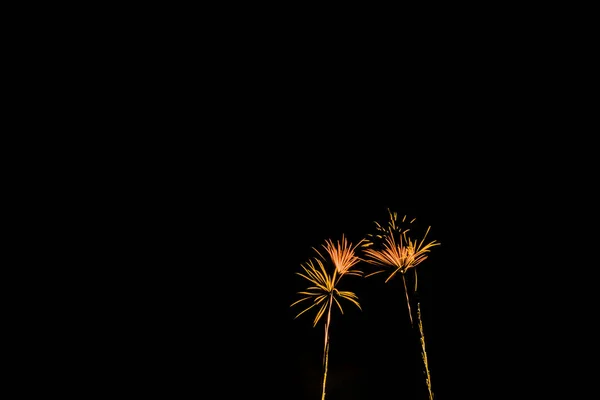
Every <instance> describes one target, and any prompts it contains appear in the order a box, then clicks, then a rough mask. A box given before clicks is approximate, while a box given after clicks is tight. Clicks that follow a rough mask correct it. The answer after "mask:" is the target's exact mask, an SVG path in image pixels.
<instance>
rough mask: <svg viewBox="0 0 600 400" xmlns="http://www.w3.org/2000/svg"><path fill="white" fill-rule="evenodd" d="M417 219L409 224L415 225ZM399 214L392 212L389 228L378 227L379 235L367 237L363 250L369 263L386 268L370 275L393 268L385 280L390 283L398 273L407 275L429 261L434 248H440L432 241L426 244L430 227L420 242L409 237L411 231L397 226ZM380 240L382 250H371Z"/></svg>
mask: <svg viewBox="0 0 600 400" xmlns="http://www.w3.org/2000/svg"><path fill="white" fill-rule="evenodd" d="M405 221H406V216H404V218H403V219H402V222H405ZM414 221H415V219H413V220H411V221H410V222H409V223H413V222H414ZM396 222H397V214H396V213H392V212H390V221H389V223H388V226H387V227H382V226H381V225H380V224H379V223H377V222H376V223H375V224H376V225H377V231H378V233H377V234H375V235H367V239H365V241H364V245H363V247H365V249H364V250H363V252H364V254H365V256H366V260H365V261H367V262H368V263H370V264H373V265H377V266H382V267H385V269H382V270H379V271H376V272H373V273H372V274H369V275H367V276H370V275H374V274H377V273H380V272H384V271H387V268H388V267H392V268H393V271H392V272H391V273H390V275H389V276H388V278H387V279H386V280H385V281H386V282H387V281H389V280H390V279H391V278H392V277H393V276H394V275H396V273H398V272H400V273H401V274H404V273H406V271H408V270H409V269H410V268H414V267H416V266H417V265H419V264H420V263H422V262H423V261H425V259H427V253H429V251H430V250H431V248H432V247H434V246H438V245H439V243H438V242H436V241H435V240H434V241H431V242H429V243H427V244H425V239H426V238H427V234H428V233H429V229H430V227H428V228H427V231H426V232H425V235H424V236H423V238H422V239H421V240H420V241H419V240H413V239H412V238H411V237H409V236H408V232H409V231H410V229H402V228H401V227H399V226H398V225H397V223H396ZM376 239H379V242H381V248H369V247H370V246H373V245H374V243H376V242H377V240H376Z"/></svg>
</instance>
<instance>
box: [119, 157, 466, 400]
mask: <svg viewBox="0 0 600 400" xmlns="http://www.w3.org/2000/svg"><path fill="white" fill-rule="evenodd" d="M293 161H294V162H295V161H300V160H299V159H297V158H294V160H293ZM294 162H291V161H289V160H288V161H287V162H285V164H279V165H280V166H281V165H285V167H286V168H290V167H291V166H292V165H293V164H294ZM313 166H314V164H313ZM319 166H320V167H324V163H321V164H319ZM327 166H328V167H337V166H335V165H331V164H327ZM352 166H353V167H351V168H350V170H352V168H354V169H355V171H349V172H350V173H348V172H347V171H345V170H344V167H343V166H342V165H340V166H339V167H337V171H336V169H335V168H332V169H323V170H315V169H314V168H312V169H309V170H301V171H300V173H298V171H295V170H294V169H288V172H287V174H288V175H287V176H288V178H287V179H284V177H283V175H281V171H280V169H278V168H277V165H273V166H272V167H269V168H267V169H263V168H257V167H253V168H248V169H246V170H245V171H243V172H239V171H237V172H236V175H235V176H234V177H233V176H230V177H231V179H229V180H227V179H225V180H224V181H223V186H222V187H221V186H219V185H217V186H212V185H211V187H210V190H211V191H210V192H209V191H206V192H201V194H199V193H198V191H195V190H183V191H182V190H173V191H172V192H171V193H176V195H175V196H174V197H173V199H172V200H170V201H169V202H168V204H169V207H171V210H172V211H171V212H169V213H166V214H165V213H163V214H161V219H163V221H162V222H161V223H160V224H158V225H156V226H148V229H149V231H150V232H153V233H156V234H158V235H159V236H158V237H160V238H161V239H162V240H164V242H162V245H163V246H158V247H157V248H152V249H147V250H148V251H150V252H154V253H155V254H156V258H153V257H151V261H150V263H151V265H152V267H151V268H148V269H147V270H144V268H143V267H141V270H140V272H141V275H140V277H141V278H140V281H139V282H138V283H137V287H138V288H139V290H140V291H141V293H142V294H139V293H138V294H137V295H136V296H135V297H136V298H137V301H136V302H134V303H135V304H136V307H134V310H131V312H132V313H133V314H135V315H136V316H135V317H134V318H133V322H132V320H128V321H129V323H131V324H133V326H134V327H135V331H136V332H139V330H138V328H139V327H140V326H141V327H143V329H142V333H138V335H139V336H138V337H135V336H134V337H131V338H130V339H131V343H132V344H133V346H134V348H136V349H138V351H139V353H138V351H133V353H132V354H136V355H137V357H139V358H138V359H137V360H136V362H139V359H141V360H143V361H142V364H143V365H144V367H143V370H146V369H147V368H148V369H149V370H150V371H151V372H149V373H148V376H146V377H143V374H142V377H141V378H140V379H141V380H142V382H143V385H144V387H147V388H152V387H155V388H156V391H157V392H163V391H164V392H165V393H172V391H175V392H181V393H184V392H189V391H192V392H193V391H197V392H198V393H205V391H206V390H209V389H210V390H218V391H220V392H221V391H222V392H224V394H223V397H220V396H219V397H218V398H229V397H228V396H239V395H242V394H243V395H244V396H246V395H249V396H250V395H251V396H258V397H260V398H269V399H270V398H273V399H317V398H320V393H321V392H320V391H321V379H322V364H321V360H322V355H323V352H322V350H323V334H324V325H323V320H321V321H320V322H319V324H318V325H317V326H316V327H315V328H313V327H312V319H313V317H314V314H311V313H306V314H304V315H302V316H300V317H299V318H298V319H294V317H295V315H296V314H297V313H298V312H299V311H300V310H301V309H300V308H297V307H294V308H290V305H291V304H292V303H293V302H294V301H295V300H297V299H298V298H299V295H297V294H296V292H297V291H299V290H303V289H305V288H306V284H305V282H304V280H303V279H302V278H301V277H299V276H297V275H296V274H295V273H296V272H300V264H301V263H304V262H306V261H308V259H309V258H310V257H313V256H314V255H315V253H314V250H313V249H312V247H320V246H321V244H323V243H324V241H325V240H326V239H332V240H334V241H336V240H339V239H341V237H342V234H344V235H345V236H346V237H347V238H348V240H349V241H351V242H352V243H356V242H357V241H359V240H360V239H362V238H363V237H364V236H365V235H366V234H367V233H372V232H373V231H374V227H375V224H374V221H375V220H377V221H379V222H382V223H386V222H387V218H388V208H389V209H390V210H392V211H395V212H397V213H398V214H399V215H400V216H403V215H407V216H408V217H409V218H411V217H412V218H416V221H415V223H414V224H413V225H414V226H415V229H426V227H427V226H431V231H430V233H429V236H428V237H429V238H430V239H432V240H433V239H435V240H437V241H438V242H440V243H441V245H440V246H438V247H434V248H433V249H432V251H431V253H430V255H429V258H428V259H427V260H425V261H424V262H423V263H422V264H421V265H419V266H418V269H419V270H418V271H419V294H420V299H421V307H422V314H423V325H424V330H425V337H426V346H427V352H428V358H429V365H430V372H431V379H432V388H433V391H434V393H435V394H436V396H439V397H438V398H440V399H441V398H444V397H446V398H448V397H450V396H449V395H446V396H444V394H445V393H448V392H451V391H452V390H453V386H457V385H458V386H463V385H469V383H468V382H467V381H466V380H461V381H458V382H457V381H453V379H456V377H457V375H462V374H463V372H459V371H465V370H466V368H467V367H466V366H464V365H462V364H461V365H459V366H457V365H455V361H456V360H457V359H460V358H461V352H460V350H459V349H460V347H461V344H460V343H461V342H458V341H457V340H456V339H457V338H460V341H462V343H464V340H465V336H464V334H463V332H460V330H463V329H465V325H464V320H465V318H466V317H465V316H464V314H462V313H461V312H460V310H461V307H463V306H464V304H461V301H462V300H464V299H465V294H464V292H465V288H463V287H461V286H462V284H461V283H460V280H461V279H459V278H458V277H457V268H458V267H457V266H459V265H461V263H462V262H464V261H457V260H456V259H454V257H455V256H456V255H457V254H458V253H460V251H461V250H459V247H460V246H461V245H462V244H461V241H462V237H461V236H460V235H457V236H453V228H454V227H453V225H454V224H455V223H457V222H458V221H459V220H460V219H461V217H460V215H455V213H454V211H456V210H457V209H456V208H454V209H453V208H452V206H451V204H450V203H449V202H448V196H451V195H452V191H450V190H449V188H448V187H447V186H439V183H440V180H439V179H433V180H431V179H430V182H429V183H428V182H426V181H423V182H415V185H414V187H411V185H409V184H408V182H407V181H406V179H408V181H410V180H412V179H413V178H411V177H410V175H411V174H408V173H407V174H401V176H402V175H403V176H404V178H400V177H399V178H398V180H397V181H387V179H388V177H390V176H391V174H389V173H388V174H384V175H383V177H385V179H382V178H381V175H380V176H379V178H377V177H375V176H371V177H369V176H370V173H359V172H357V171H359V169H357V166H358V163H356V162H354V163H353V164H352ZM352 172H354V173H352ZM367 172H368V171H367ZM336 175H338V176H337V177H336ZM177 185H179V183H178V184H177ZM200 185H202V184H200ZM205 187H206V186H205ZM220 190H222V191H220ZM211 196H212V197H211ZM203 197H204V198H207V199H210V203H208V202H207V203H204V204H202V203H201V202H198V203H196V202H195V201H196V200H200V199H201V198H203ZM174 199H184V200H181V201H180V202H178V201H176V200H174ZM221 200H222V201H221ZM472 222H473V217H471V218H464V216H463V223H467V224H468V223H472ZM158 228H160V229H158ZM463 231H464V230H463ZM152 243H154V241H153V242H152ZM467 262H468V261H467ZM161 264H164V267H159V266H157V265H161ZM357 268H358V269H362V270H364V271H367V272H369V271H372V270H373V269H372V267H371V266H370V265H367V264H366V263H360V264H359V265H357ZM142 271H143V272H142ZM384 279H385V277H384V274H382V275H378V276H374V277H371V278H368V279H364V278H359V277H345V278H344V279H343V280H342V283H341V286H340V289H342V288H343V289H346V290H351V291H354V292H355V293H356V294H357V295H358V296H359V302H360V304H361V306H362V308H363V311H362V312H361V311H360V310H358V309H357V308H356V307H355V306H354V305H352V304H350V303H347V304H343V306H344V311H345V314H344V315H341V314H340V313H339V312H336V311H335V310H334V312H333V315H332V325H331V330H330V335H331V342H330V357H329V373H328V385H327V387H328V398H329V399H331V400H335V399H386V398H410V399H421V398H423V399H426V398H427V389H426V386H425V383H424V382H425V381H424V375H423V368H422V364H421V361H420V347H418V346H419V345H418V339H417V337H416V336H415V333H414V331H413V330H411V328H410V323H409V319H408V314H407V309H406V302H405V297H404V292H403V288H402V285H401V280H400V279H397V280H396V279H393V280H392V281H390V282H389V283H387V284H385V283H384V282H383V281H384ZM462 309H463V310H464V308H462ZM311 315H312V316H313V317H311ZM144 337H146V338H151V340H150V339H144ZM141 343H143V344H144V345H142V344H141ZM146 346H147V347H146ZM146 350H147V351H146ZM236 393H237V394H236ZM388 396H389V397H388ZM211 397H212V396H211ZM213 398H214V397H213Z"/></svg>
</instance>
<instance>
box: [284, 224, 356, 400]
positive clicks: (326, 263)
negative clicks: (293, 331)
mask: <svg viewBox="0 0 600 400" xmlns="http://www.w3.org/2000/svg"><path fill="white" fill-rule="evenodd" d="M361 243H362V240H361V241H359V242H358V243H357V244H356V245H354V246H353V245H352V243H349V242H348V241H347V240H346V238H345V237H344V236H343V235H342V240H341V241H337V243H336V244H334V243H333V241H331V239H328V240H326V241H325V244H324V245H322V247H323V248H324V249H325V252H326V255H323V254H322V253H320V252H319V251H318V250H317V249H316V248H313V249H314V250H315V252H316V253H317V254H318V257H314V258H312V259H310V260H309V261H308V262H306V263H305V264H301V267H302V269H303V270H304V273H300V272H296V274H298V275H300V276H301V277H303V278H304V279H306V280H307V281H309V282H310V286H309V287H308V288H307V289H306V291H302V292H298V294H301V295H303V296H305V297H303V298H301V299H300V300H298V301H295V302H294V303H292V304H291V305H290V307H292V306H294V305H296V304H298V303H301V302H303V301H306V300H310V299H312V304H310V305H309V306H308V307H306V308H305V309H304V310H303V311H301V312H300V313H299V314H298V315H296V317H295V318H298V317H299V316H300V315H302V314H304V313H305V312H307V311H308V310H310V309H312V308H313V307H317V306H319V311H318V312H317V314H316V316H315V319H314V320H313V327H315V326H316V325H317V323H318V322H319V320H320V319H321V317H322V316H323V315H324V314H325V311H327V320H326V323H325V346H324V350H323V368H324V373H323V390H322V397H321V399H322V400H324V399H325V384H326V381H327V366H328V360H329V326H330V323H331V308H332V305H333V303H335V304H336V305H337V307H338V308H339V309H340V312H341V313H342V314H343V313H344V310H343V309H342V305H341V304H340V301H339V300H338V299H345V300H348V301H350V302H351V303H353V304H354V305H356V306H357V307H358V308H359V309H360V304H359V303H358V296H356V294H354V293H353V292H349V291H344V290H338V289H337V287H336V286H337V285H338V284H339V282H340V280H341V279H342V277H344V276H346V275H357V276H361V275H362V271H359V270H356V269H351V268H352V267H354V266H355V265H356V264H357V263H358V262H359V261H361V259H360V258H359V257H358V256H356V248H357V247H358V245H360V244H361ZM331 265H333V268H331ZM328 269H333V272H332V273H331V274H330V273H328Z"/></svg>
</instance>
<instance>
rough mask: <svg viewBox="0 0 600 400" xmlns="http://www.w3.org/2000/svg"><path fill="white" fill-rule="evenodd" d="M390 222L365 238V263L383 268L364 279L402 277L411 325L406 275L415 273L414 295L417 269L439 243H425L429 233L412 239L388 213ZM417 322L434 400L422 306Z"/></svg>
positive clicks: (428, 385) (428, 383) (426, 379)
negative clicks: (386, 272) (378, 275)
mask: <svg viewBox="0 0 600 400" xmlns="http://www.w3.org/2000/svg"><path fill="white" fill-rule="evenodd" d="M388 212H389V214H390V219H389V221H388V224H387V226H382V225H380V224H379V223H378V222H375V224H376V226H377V229H376V231H377V232H376V233H375V234H372V235H367V238H366V239H365V240H364V243H363V248H364V249H363V253H364V255H365V261H366V262H368V263H370V264H372V265H376V266H379V267H383V269H381V270H378V271H375V272H373V273H371V274H369V275H367V276H371V275H375V274H378V273H381V272H385V271H391V272H390V274H389V276H388V277H387V279H386V280H385V281H386V282H388V281H389V280H390V279H391V278H392V277H393V276H394V275H396V274H397V273H398V272H400V274H401V276H402V282H403V284H404V293H405V294H406V305H407V308H408V316H409V318H410V324H411V326H413V327H414V325H413V315H412V310H411V306H410V297H409V294H408V288H407V287H406V277H405V275H406V272H407V271H409V270H411V269H412V270H414V272H415V273H414V278H415V286H414V292H416V291H417V270H416V268H415V267H416V266H417V265H419V264H421V263H422V262H423V261H425V260H426V259H427V257H428V253H429V252H430V251H431V248H432V247H434V246H439V245H440V243H439V242H437V241H435V240H433V241H430V242H429V243H425V239H426V238H427V234H428V233H429V229H430V228H431V227H428V228H427V231H426V232H425V234H424V235H423V238H422V239H420V240H418V239H413V238H412V237H411V236H412V232H410V228H407V229H403V228H402V227H401V226H400V225H399V223H398V215H397V214H396V213H392V212H391V211H389V210H388ZM414 221H415V219H413V220H411V221H410V222H407V221H406V216H404V217H403V218H402V221H400V223H401V224H402V225H404V224H405V223H408V225H410V224H412V223H413V222H414ZM417 318H418V321H419V324H418V327H419V334H420V344H421V353H422V357H423V364H424V368H425V377H426V378H425V383H426V385H427V390H428V393H429V399H430V400H433V391H432V389H431V374H430V373H429V364H428V362H427V352H426V350H425V336H424V333H423V323H422V320H421V305H420V303H419V302H417Z"/></svg>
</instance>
